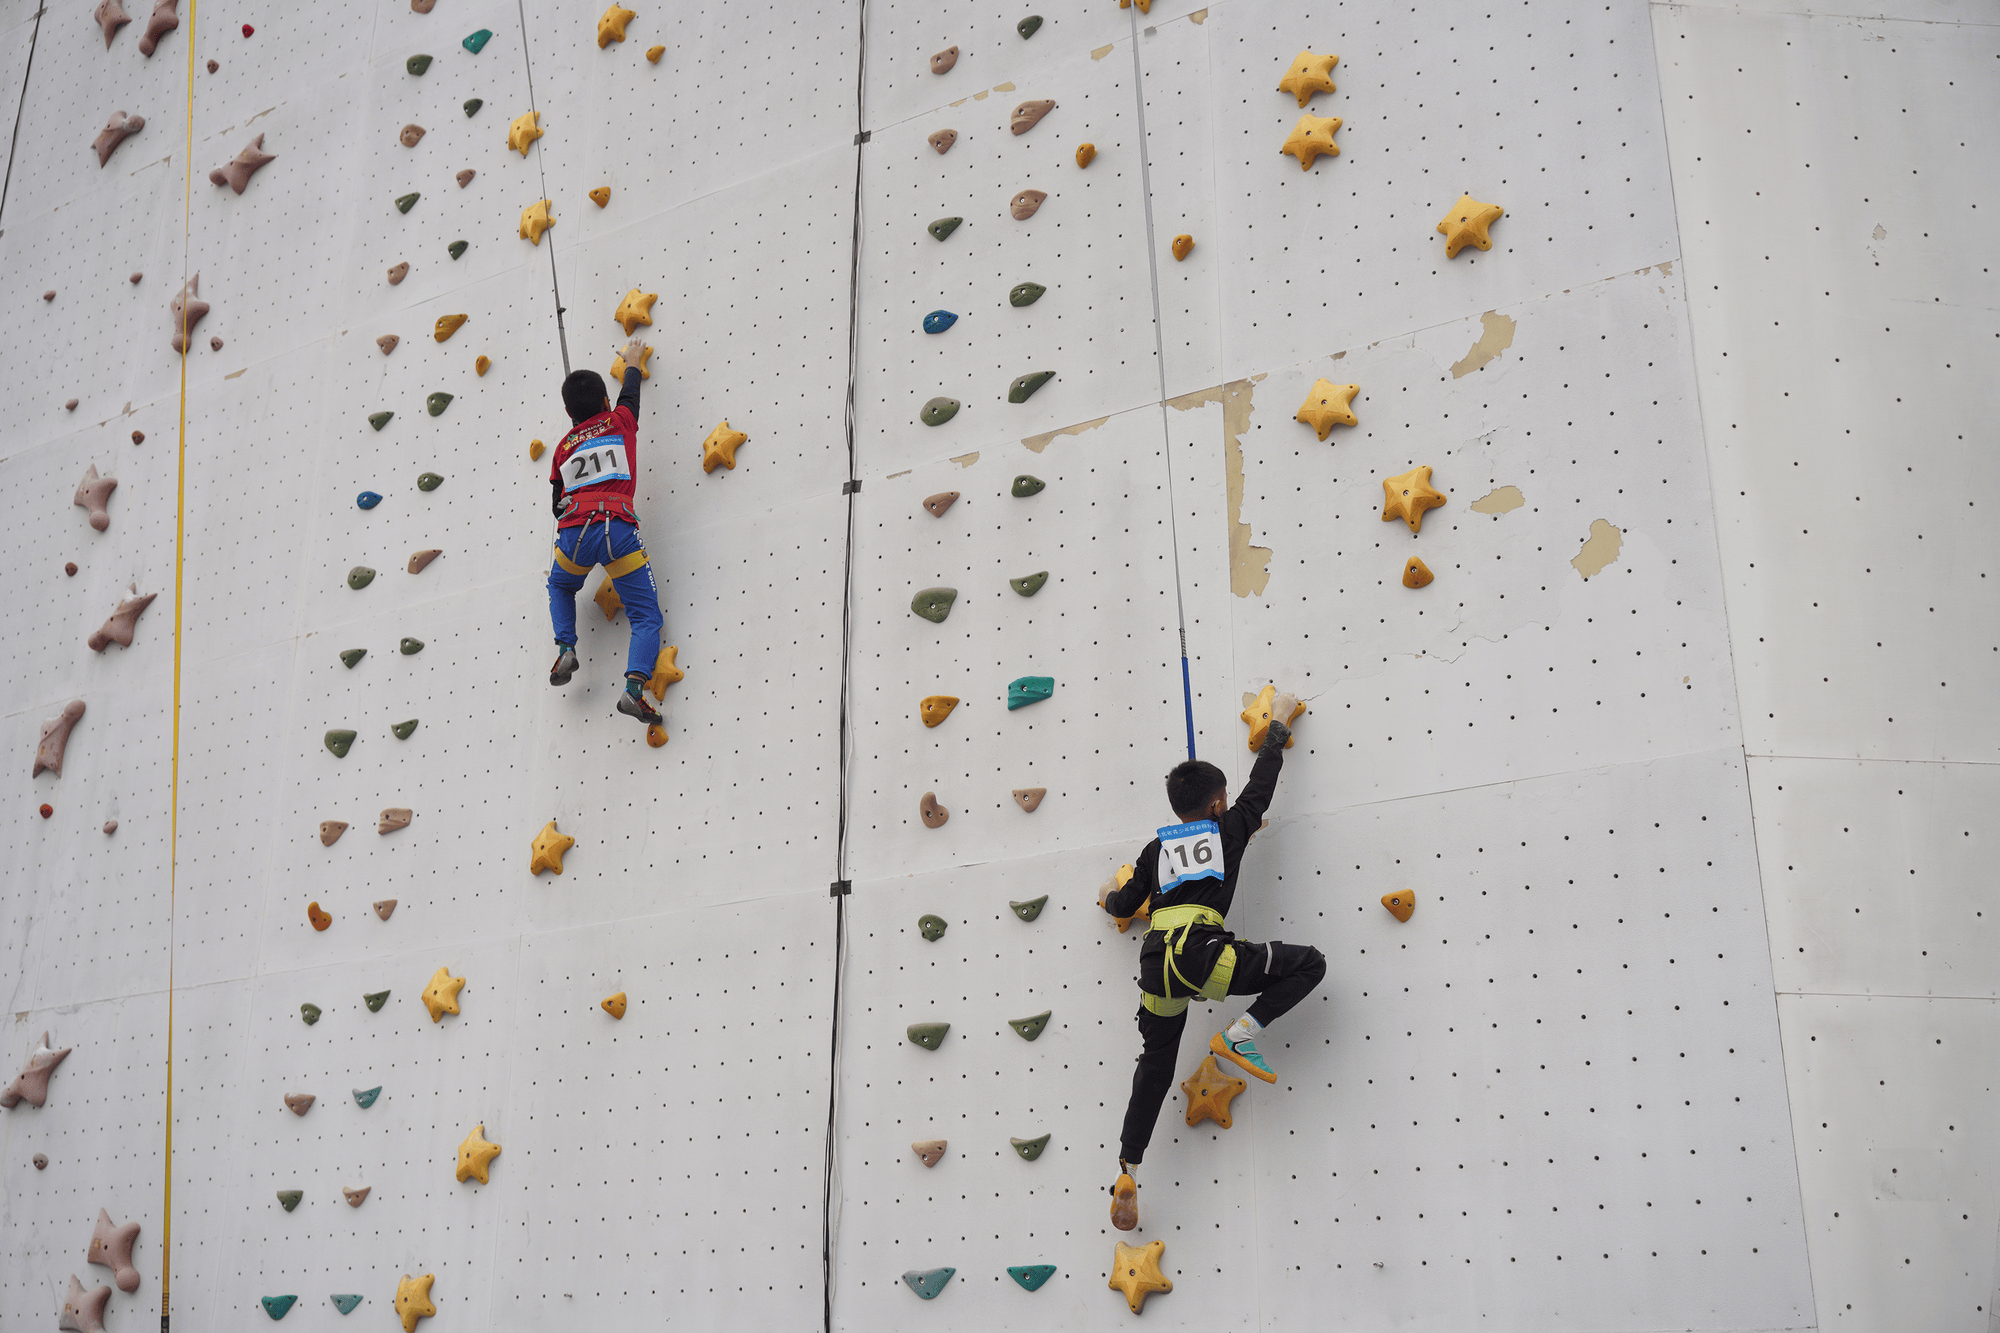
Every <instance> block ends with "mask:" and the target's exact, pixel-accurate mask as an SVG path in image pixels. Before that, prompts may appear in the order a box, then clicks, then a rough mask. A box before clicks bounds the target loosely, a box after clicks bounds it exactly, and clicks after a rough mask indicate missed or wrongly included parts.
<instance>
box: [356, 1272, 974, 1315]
mask: <svg viewBox="0 0 2000 1333" xmlns="http://www.w3.org/2000/svg"><path fill="white" fill-rule="evenodd" d="M1008 1271H1009V1272H1012V1271H1013V1270H1012V1269H1009V1270H1008ZM359 1304H361V1297H360V1296H358V1295H354V1294H348V1295H340V1296H335V1297H334V1298H333V1308H334V1309H336V1310H338V1311H340V1312H341V1313H342V1314H353V1313H354V1307H355V1306H357V1305H359Z"/></svg>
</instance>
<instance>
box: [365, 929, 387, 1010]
mask: <svg viewBox="0 0 2000 1333" xmlns="http://www.w3.org/2000/svg"><path fill="white" fill-rule="evenodd" d="M383 919H384V920H385V921H386V920H387V919H388V918H387V917H384V918H383ZM388 998H389V992H388V991H385V990H378V991H370V992H368V994H366V995H364V996H362V997H361V1003H363V1004H365V1005H367V1006H368V1012H369V1013H371V1014H379V1013H381V1012H382V1005H383V1003H384V1002H385V1001H386V1000H388Z"/></svg>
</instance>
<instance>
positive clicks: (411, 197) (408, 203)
mask: <svg viewBox="0 0 2000 1333" xmlns="http://www.w3.org/2000/svg"><path fill="white" fill-rule="evenodd" d="M421 198H423V196H422V195H421V194H419V193H417V192H416V191H415V190H412V191H410V192H409V193H408V194H399V195H397V196H396V211H397V212H398V213H407V212H409V211H410V210H411V209H412V208H414V207H415V206H416V202H417V200H419V199H421Z"/></svg>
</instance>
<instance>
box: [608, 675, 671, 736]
mask: <svg viewBox="0 0 2000 1333" xmlns="http://www.w3.org/2000/svg"><path fill="white" fill-rule="evenodd" d="M645 683H646V681H645V678H644V677H634V676H627V677H626V678H625V693H624V694H623V695H622V696H620V698H619V700H618V711H619V712H621V713H623V714H624V715H625V716H627V717H636V718H638V719H639V720H640V721H641V722H644V723H645V724H646V725H647V726H649V727H653V726H658V725H659V724H660V723H662V722H665V721H666V719H665V718H663V717H661V716H660V715H659V714H658V713H656V712H654V711H653V709H652V706H651V705H649V704H648V703H647V702H646V696H644V695H643V694H641V693H639V691H640V689H641V688H643V687H644V685H645Z"/></svg>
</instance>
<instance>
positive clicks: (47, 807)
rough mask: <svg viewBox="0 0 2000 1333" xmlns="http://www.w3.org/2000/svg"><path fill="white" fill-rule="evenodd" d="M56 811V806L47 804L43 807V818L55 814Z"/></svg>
mask: <svg viewBox="0 0 2000 1333" xmlns="http://www.w3.org/2000/svg"><path fill="white" fill-rule="evenodd" d="M55 812H56V808H55V807H54V806H52V805H45V806H43V807H42V818H43V819H47V818H48V817H49V816H50V815H52V814H54V813H55Z"/></svg>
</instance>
